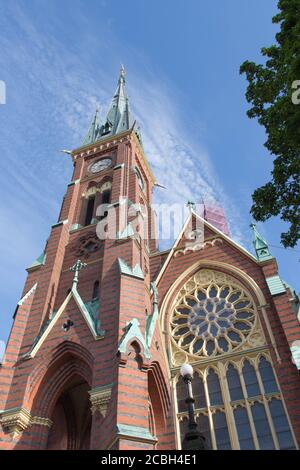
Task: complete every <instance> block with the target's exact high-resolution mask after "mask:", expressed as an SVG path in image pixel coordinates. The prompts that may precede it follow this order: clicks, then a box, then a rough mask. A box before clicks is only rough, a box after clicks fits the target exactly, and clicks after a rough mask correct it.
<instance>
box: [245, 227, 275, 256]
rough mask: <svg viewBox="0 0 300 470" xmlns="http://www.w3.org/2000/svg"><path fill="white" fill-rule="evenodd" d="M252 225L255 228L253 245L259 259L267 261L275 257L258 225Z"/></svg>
mask: <svg viewBox="0 0 300 470" xmlns="http://www.w3.org/2000/svg"><path fill="white" fill-rule="evenodd" d="M250 227H251V228H252V230H253V246H254V249H255V252H256V256H257V259H258V260H259V261H265V260H268V259H271V258H273V256H272V255H271V253H270V250H269V247H268V244H267V242H266V241H265V240H264V239H263V237H262V236H261V235H260V233H258V231H257V229H256V225H255V224H251V225H250Z"/></svg>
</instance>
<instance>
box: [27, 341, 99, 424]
mask: <svg viewBox="0 0 300 470" xmlns="http://www.w3.org/2000/svg"><path fill="white" fill-rule="evenodd" d="M92 370H93V356H92V355H91V353H90V352H89V351H88V350H87V349H86V348H84V347H83V346H81V345H79V344H76V343H73V342H70V341H67V342H64V343H61V344H60V345H59V346H58V347H57V348H56V349H55V350H54V351H53V354H52V355H51V356H50V357H48V356H46V357H45V358H43V360H42V361H41V362H40V363H39V364H38V365H37V367H36V368H35V369H34V370H33V372H32V374H31V375H30V377H29V380H28V384H27V387H26V401H27V403H32V406H31V410H32V411H31V413H32V412H33V413H35V410H37V409H39V415H40V416H45V417H48V415H49V413H50V414H51V404H52V402H53V400H54V398H57V396H59V393H61V390H62V389H63V386H64V385H65V383H66V382H67V381H68V379H69V378H70V377H71V376H72V374H77V375H80V376H82V378H83V379H84V380H85V381H86V382H87V383H88V384H89V386H90V387H91V386H92ZM56 395H57V396H56ZM40 397H43V398H41V399H40ZM41 402H42V403H43V406H42V407H40V406H38V404H39V403H41ZM54 402H55V400H54ZM48 405H49V406H48ZM41 413H42V414H41Z"/></svg>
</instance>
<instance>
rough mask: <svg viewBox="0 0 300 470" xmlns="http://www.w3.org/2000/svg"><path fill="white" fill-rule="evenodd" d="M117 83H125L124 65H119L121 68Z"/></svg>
mask: <svg viewBox="0 0 300 470" xmlns="http://www.w3.org/2000/svg"><path fill="white" fill-rule="evenodd" d="M119 81H122V82H123V83H124V82H125V68H124V65H123V64H121V67H120V78H119Z"/></svg>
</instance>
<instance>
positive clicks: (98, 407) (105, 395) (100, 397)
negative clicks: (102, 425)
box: [89, 384, 113, 418]
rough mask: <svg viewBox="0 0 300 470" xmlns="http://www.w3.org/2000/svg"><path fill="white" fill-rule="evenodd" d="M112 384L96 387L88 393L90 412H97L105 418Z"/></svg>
mask: <svg viewBox="0 0 300 470" xmlns="http://www.w3.org/2000/svg"><path fill="white" fill-rule="evenodd" d="M112 387H113V384H108V385H104V386H102V387H96V388H93V389H92V390H90V391H89V395H90V402H91V405H92V406H91V411H92V414H95V413H96V412H97V411H98V412H99V413H100V414H101V415H102V416H103V417H104V418H105V417H106V413H107V409H108V406H109V403H110V401H111V392H112Z"/></svg>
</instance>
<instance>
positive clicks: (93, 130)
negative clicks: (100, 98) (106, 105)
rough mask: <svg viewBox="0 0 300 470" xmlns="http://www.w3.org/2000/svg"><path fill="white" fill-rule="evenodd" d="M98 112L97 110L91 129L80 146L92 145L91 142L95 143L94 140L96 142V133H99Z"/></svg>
mask: <svg viewBox="0 0 300 470" xmlns="http://www.w3.org/2000/svg"><path fill="white" fill-rule="evenodd" d="M98 112H99V110H98V108H97V109H96V112H95V116H94V119H93V121H92V124H91V127H90V128H89V131H88V133H87V135H86V136H85V138H84V141H83V142H82V145H88V144H92V143H93V142H95V140H97V133H98V131H99V122H98Z"/></svg>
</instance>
